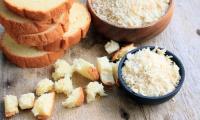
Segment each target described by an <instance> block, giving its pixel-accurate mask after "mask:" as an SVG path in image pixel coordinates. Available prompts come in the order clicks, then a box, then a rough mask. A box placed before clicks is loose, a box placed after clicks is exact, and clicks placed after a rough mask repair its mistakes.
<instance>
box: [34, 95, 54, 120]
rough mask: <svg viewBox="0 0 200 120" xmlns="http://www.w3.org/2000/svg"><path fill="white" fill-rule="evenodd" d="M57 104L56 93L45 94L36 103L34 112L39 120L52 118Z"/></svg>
mask: <svg viewBox="0 0 200 120" xmlns="http://www.w3.org/2000/svg"><path fill="white" fill-rule="evenodd" d="M54 102H55V93H54V92H52V93H45V94H43V95H41V96H40V97H38V99H37V100H36V101H35V103H34V106H33V109H32V112H33V114H34V116H36V117H37V119H39V120H46V119H48V118H49V117H50V116H51V113H52V111H53V106H54Z"/></svg>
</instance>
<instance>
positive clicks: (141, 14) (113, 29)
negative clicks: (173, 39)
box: [87, 0, 174, 42]
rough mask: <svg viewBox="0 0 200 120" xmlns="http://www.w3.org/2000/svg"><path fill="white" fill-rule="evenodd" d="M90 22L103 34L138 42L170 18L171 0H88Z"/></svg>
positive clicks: (121, 39) (171, 10) (161, 28)
mask: <svg viewBox="0 0 200 120" xmlns="http://www.w3.org/2000/svg"><path fill="white" fill-rule="evenodd" d="M87 7H88V9H89V11H90V13H91V16H92V22H93V24H94V26H95V30H97V31H98V32H99V33H100V34H102V35H103V36H105V37H107V38H109V39H112V40H116V41H122V42H123V41H125V42H141V41H143V40H148V39H150V38H152V37H154V36H156V35H157V34H159V33H161V32H162V31H163V30H164V29H165V28H166V27H167V25H168V24H169V22H170V21H171V18H172V15H173V12H174V2H173V0H149V1H148V2H147V1H146V0H88V1H87Z"/></svg>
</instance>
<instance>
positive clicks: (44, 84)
mask: <svg viewBox="0 0 200 120" xmlns="http://www.w3.org/2000/svg"><path fill="white" fill-rule="evenodd" d="M53 86H54V83H53V82H52V81H51V80H49V79H48V78H45V79H43V80H41V81H39V83H38V84H37V86H36V95H38V96H40V95H42V94H44V93H47V92H50V91H52V90H53Z"/></svg>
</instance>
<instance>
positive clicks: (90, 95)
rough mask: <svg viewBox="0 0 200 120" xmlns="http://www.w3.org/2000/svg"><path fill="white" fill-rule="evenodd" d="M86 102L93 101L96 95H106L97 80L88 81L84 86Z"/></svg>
mask: <svg viewBox="0 0 200 120" xmlns="http://www.w3.org/2000/svg"><path fill="white" fill-rule="evenodd" d="M86 94H87V103H90V102H93V101H95V98H96V96H97V95H99V96H107V94H106V93H105V91H104V87H103V85H102V84H100V83H98V82H96V81H95V82H90V83H89V84H88V85H87V87H86Z"/></svg>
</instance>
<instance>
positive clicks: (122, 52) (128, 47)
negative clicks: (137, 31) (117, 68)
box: [112, 43, 136, 61]
mask: <svg viewBox="0 0 200 120" xmlns="http://www.w3.org/2000/svg"><path fill="white" fill-rule="evenodd" d="M135 48H136V47H135V46H134V44H133V43H132V44H129V45H126V46H124V47H122V48H121V49H120V50H118V51H117V52H116V53H115V54H114V55H113V57H112V61H117V60H119V59H121V58H122V57H123V56H124V55H125V54H126V53H128V52H129V51H131V50H133V49H135Z"/></svg>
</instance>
